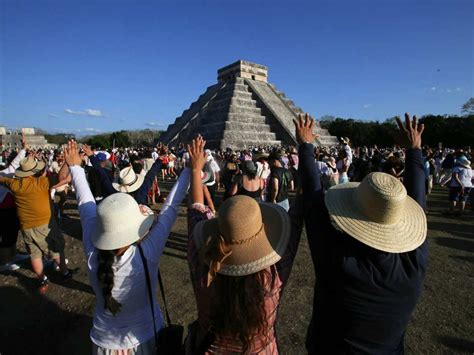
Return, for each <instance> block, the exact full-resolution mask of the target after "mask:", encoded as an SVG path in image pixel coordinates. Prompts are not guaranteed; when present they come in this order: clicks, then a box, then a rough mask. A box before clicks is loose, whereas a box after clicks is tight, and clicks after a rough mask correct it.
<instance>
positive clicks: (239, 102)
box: [212, 97, 257, 108]
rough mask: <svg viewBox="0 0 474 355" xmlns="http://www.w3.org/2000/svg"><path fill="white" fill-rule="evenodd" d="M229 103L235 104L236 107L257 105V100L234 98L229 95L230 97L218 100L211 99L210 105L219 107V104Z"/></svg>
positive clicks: (254, 106)
mask: <svg viewBox="0 0 474 355" xmlns="http://www.w3.org/2000/svg"><path fill="white" fill-rule="evenodd" d="M229 105H235V106H238V107H253V108H256V107H257V102H256V101H255V100H252V99H241V98H235V97H230V98H222V99H219V100H213V101H212V107H216V108H218V107H221V106H229Z"/></svg>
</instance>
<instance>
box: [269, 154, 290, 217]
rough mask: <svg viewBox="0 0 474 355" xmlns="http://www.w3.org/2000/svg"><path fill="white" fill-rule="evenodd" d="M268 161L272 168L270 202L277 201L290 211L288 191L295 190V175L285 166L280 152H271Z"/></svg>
mask: <svg viewBox="0 0 474 355" xmlns="http://www.w3.org/2000/svg"><path fill="white" fill-rule="evenodd" d="M268 162H269V164H270V169H271V173H270V183H269V192H268V202H271V203H276V204H277V205H279V206H281V207H283V209H284V210H285V211H287V212H288V210H289V209H290V201H289V196H288V191H292V190H294V182H293V176H292V175H291V173H290V171H289V170H288V169H286V168H284V167H283V164H282V162H281V155H280V154H279V153H275V152H274V153H272V154H270V156H269V157H268Z"/></svg>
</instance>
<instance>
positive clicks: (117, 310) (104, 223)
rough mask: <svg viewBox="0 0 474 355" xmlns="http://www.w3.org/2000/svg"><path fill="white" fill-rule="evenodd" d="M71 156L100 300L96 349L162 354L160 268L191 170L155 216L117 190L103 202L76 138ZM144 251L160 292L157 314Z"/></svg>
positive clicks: (95, 322)
mask: <svg viewBox="0 0 474 355" xmlns="http://www.w3.org/2000/svg"><path fill="white" fill-rule="evenodd" d="M65 160H66V162H67V164H68V165H69V169H70V172H71V175H72V179H73V184H74V187H75V189H76V196H77V201H78V208H79V214H80V218H81V225H82V242H83V247H84V253H85V256H86V259H87V266H88V273H89V280H90V283H91V285H92V288H93V290H94V293H95V295H96V298H97V303H96V308H95V312H94V318H93V326H92V329H91V332H90V338H91V340H92V343H93V346H92V347H93V350H92V353H93V354H156V349H155V334H154V326H153V323H155V326H156V329H157V331H159V330H160V329H161V328H162V327H163V326H164V321H163V316H162V313H161V311H160V307H159V305H158V302H157V298H156V289H157V280H158V266H159V262H160V258H161V255H162V254H163V250H164V247H165V243H166V240H167V239H168V236H169V234H170V232H171V227H172V225H173V223H174V222H175V221H176V218H177V216H178V209H179V205H180V203H181V201H182V200H183V198H184V196H185V194H186V191H187V189H188V186H189V177H190V172H189V170H188V169H186V170H184V171H183V172H182V173H181V175H180V177H179V179H178V180H177V182H176V183H175V185H174V186H173V188H172V189H171V191H170V193H169V195H168V198H167V200H166V203H165V205H164V206H163V208H162V210H161V212H160V214H159V215H158V218H157V219H156V220H155V219H154V216H153V215H150V214H148V213H142V208H141V207H142V206H140V205H139V204H138V203H137V202H136V201H135V199H134V198H133V197H132V196H131V195H129V194H126V193H115V194H112V195H110V196H108V197H106V198H105V199H104V200H103V201H102V202H101V203H100V205H98V206H97V205H96V203H95V200H94V197H93V196H92V193H91V191H90V189H89V186H88V184H87V181H86V177H85V173H84V170H83V169H82V168H81V166H80V165H81V158H80V156H79V154H78V151H77V144H76V142H74V141H70V142H69V143H68V148H67V149H66V152H65ZM140 249H141V250H142V252H143V255H144V258H145V260H146V263H147V265H148V269H149V273H150V279H151V280H150V283H151V288H152V290H155V291H154V292H153V302H154V310H155V314H154V315H153V316H152V314H151V311H150V301H149V298H148V297H149V296H148V288H147V280H146V276H145V275H146V274H145V269H144V264H143V261H142V258H141V256H140Z"/></svg>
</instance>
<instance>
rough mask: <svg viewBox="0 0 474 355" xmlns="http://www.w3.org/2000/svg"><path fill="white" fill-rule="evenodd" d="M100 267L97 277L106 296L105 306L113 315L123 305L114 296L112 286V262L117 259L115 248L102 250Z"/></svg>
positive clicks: (100, 252) (100, 251)
mask: <svg viewBox="0 0 474 355" xmlns="http://www.w3.org/2000/svg"><path fill="white" fill-rule="evenodd" d="M98 252H99V257H98V259H99V267H98V268H97V279H98V280H99V284H100V286H101V287H102V296H103V297H104V301H105V304H104V307H105V309H107V310H109V311H110V312H111V313H112V314H113V315H115V314H116V313H118V312H120V308H121V307H122V305H121V304H120V303H119V302H117V300H116V299H115V298H113V297H112V288H113V287H114V270H113V269H112V264H113V263H114V260H115V252H114V251H113V250H100V249H98Z"/></svg>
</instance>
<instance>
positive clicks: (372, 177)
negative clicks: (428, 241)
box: [325, 173, 427, 253]
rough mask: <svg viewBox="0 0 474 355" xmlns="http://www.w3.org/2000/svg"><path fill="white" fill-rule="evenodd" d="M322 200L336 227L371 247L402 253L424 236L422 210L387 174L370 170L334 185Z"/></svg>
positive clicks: (425, 229)
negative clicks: (360, 177)
mask: <svg viewBox="0 0 474 355" xmlns="http://www.w3.org/2000/svg"><path fill="white" fill-rule="evenodd" d="M325 202H326V207H327V209H328V212H329V215H330V216H331V221H332V222H333V225H335V227H336V228H338V229H340V230H342V231H344V232H345V233H347V234H349V235H350V236H351V237H353V238H355V239H357V240H358V241H360V242H361V243H364V244H366V245H368V246H370V247H372V248H374V249H377V250H382V251H385V252H389V253H404V252H408V251H411V250H414V249H416V248H417V247H419V246H420V245H421V244H422V243H423V242H424V240H425V238H426V233H427V225H426V215H425V212H424V211H423V209H422V208H421V207H420V205H419V204H418V203H417V202H416V201H415V200H414V199H412V198H411V197H409V196H408V195H407V191H406V189H405V186H403V184H402V183H401V182H400V181H399V180H398V179H397V178H395V177H393V176H391V175H389V174H385V173H371V174H369V175H367V176H366V177H365V178H364V180H362V182H361V183H355V182H349V183H346V184H340V185H336V186H334V187H332V188H330V189H329V190H328V192H327V194H326V198H325Z"/></svg>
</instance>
